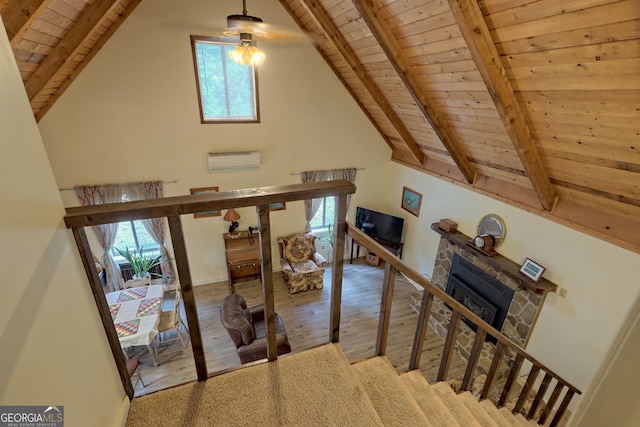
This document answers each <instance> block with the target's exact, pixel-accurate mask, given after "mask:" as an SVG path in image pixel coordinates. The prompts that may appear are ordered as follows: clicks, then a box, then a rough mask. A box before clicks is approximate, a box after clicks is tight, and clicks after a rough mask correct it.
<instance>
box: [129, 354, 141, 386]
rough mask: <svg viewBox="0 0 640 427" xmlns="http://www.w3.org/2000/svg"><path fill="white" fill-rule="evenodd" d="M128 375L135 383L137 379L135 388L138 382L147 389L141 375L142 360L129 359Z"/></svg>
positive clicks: (134, 384)
mask: <svg viewBox="0 0 640 427" xmlns="http://www.w3.org/2000/svg"><path fill="white" fill-rule="evenodd" d="M126 362H127V373H128V374H129V378H131V380H132V381H133V379H134V378H135V379H136V381H135V382H134V383H133V387H134V388H135V387H136V384H138V381H140V384H142V387H145V384H144V381H142V375H140V370H139V369H138V368H139V367H140V359H127V360H126Z"/></svg>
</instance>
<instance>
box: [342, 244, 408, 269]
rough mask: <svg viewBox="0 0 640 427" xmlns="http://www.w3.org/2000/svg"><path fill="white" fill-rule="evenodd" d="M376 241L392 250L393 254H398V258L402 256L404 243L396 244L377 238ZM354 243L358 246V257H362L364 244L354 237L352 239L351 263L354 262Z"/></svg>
mask: <svg viewBox="0 0 640 427" xmlns="http://www.w3.org/2000/svg"><path fill="white" fill-rule="evenodd" d="M376 242H377V243H378V244H379V245H380V246H382V247H384V248H385V249H386V250H388V251H389V252H391V253H392V254H393V255H395V256H397V257H398V258H402V247H403V246H404V243H400V244H394V243H387V242H381V241H379V240H376ZM354 245H357V246H358V247H357V248H356V258H360V246H362V245H361V244H360V242H358V241H356V240H355V239H353V238H352V239H351V255H350V257H349V264H353V246H354Z"/></svg>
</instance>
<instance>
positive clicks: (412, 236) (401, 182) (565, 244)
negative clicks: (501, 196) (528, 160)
mask: <svg viewBox="0 0 640 427" xmlns="http://www.w3.org/2000/svg"><path fill="white" fill-rule="evenodd" d="M403 186H409V187H411V188H412V189H414V190H416V191H418V192H420V193H422V194H423V199H422V207H421V211H420V216H419V217H418V218H416V217H415V216H413V215H411V214H409V213H408V212H406V211H404V210H402V209H401V208H400V200H401V193H402V187H403ZM387 211H388V212H389V213H392V214H394V215H399V216H402V217H404V218H405V228H406V230H405V233H404V235H405V248H404V253H403V259H404V260H405V261H406V262H408V263H409V264H410V265H412V266H413V267H414V268H416V269H417V270H418V271H419V272H421V273H423V274H427V275H429V276H431V273H432V272H433V266H434V263H435V255H436V252H437V249H438V242H439V237H440V235H439V234H438V233H436V232H434V231H432V230H431V229H430V226H431V224H432V223H434V222H438V221H439V220H440V219H442V218H450V219H452V220H453V221H455V222H457V223H458V229H459V230H460V231H461V232H462V233H464V234H467V235H469V236H474V235H475V234H476V228H477V224H478V222H479V221H480V219H481V218H482V217H483V216H484V215H486V214H488V213H495V214H498V215H500V216H501V217H502V218H503V219H504V221H505V223H506V226H507V234H506V238H505V240H504V242H503V244H502V245H501V246H500V247H499V248H498V252H499V253H500V254H501V255H504V256H505V257H507V258H509V259H511V260H513V261H515V262H517V263H522V262H523V261H524V259H525V258H527V257H529V258H531V259H533V260H535V261H536V262H538V263H540V264H541V265H543V266H544V267H546V268H547V270H546V271H545V273H544V277H546V278H547V279H549V280H551V281H552V282H554V283H556V284H557V285H559V286H560V287H562V288H565V289H566V290H567V291H568V293H567V296H566V298H560V297H559V296H558V295H557V294H550V295H549V297H548V298H547V301H546V303H545V305H544V306H543V308H542V311H541V314H540V317H539V319H538V323H537V324H536V326H535V329H534V331H533V335H532V337H531V340H530V342H529V345H528V347H527V350H528V351H529V352H530V353H531V354H532V355H533V356H534V357H536V358H537V359H538V360H540V361H541V362H543V363H544V364H546V365H547V366H549V367H551V368H552V369H554V370H555V371H556V372H557V373H558V374H560V375H561V376H562V377H564V378H565V379H566V380H568V381H570V382H572V383H573V384H574V385H575V386H577V387H578V388H580V389H582V391H583V392H584V391H587V389H588V388H589V387H590V385H591V383H592V381H593V380H594V377H595V375H596V373H597V372H598V370H599V368H600V366H601V365H602V364H603V362H604V360H605V357H606V356H607V354H608V352H609V350H610V348H611V346H612V345H613V343H614V339H615V337H616V335H617V334H618V331H619V330H620V329H621V328H622V327H623V325H624V322H625V319H626V318H627V316H628V315H629V313H630V311H631V309H632V308H633V305H634V303H635V301H636V300H637V299H638V296H639V291H640V286H639V285H640V278H639V277H640V276H638V271H637V266H638V265H640V255H638V254H636V253H633V252H630V251H627V250H625V249H621V248H619V247H617V246H613V245H611V244H609V243H606V242H604V241H601V240H598V239H595V238H593V237H591V236H588V235H586V234H583V233H580V232H578V231H575V230H573V229H570V228H568V227H565V226H562V225H559V224H557V223H554V222H551V221H549V220H547V219H544V218H541V217H539V216H537V215H533V214H530V213H527V212H525V211H523V210H520V209H516V208H514V207H512V206H509V205H507V204H505V203H502V202H499V201H496V200H494V199H491V198H488V197H485V196H482V195H479V194H476V193H473V192H471V191H469V190H467V189H465V188H462V187H459V186H456V185H453V184H450V183H448V182H445V181H442V180H439V179H436V178H434V177H431V176H429V175H425V174H422V173H420V172H417V171H415V170H413V169H409V168H406V167H403V166H401V165H398V164H394V165H393V166H392V171H391V179H390V191H389V199H388V205H387ZM574 400H575V401H576V402H578V401H579V398H578V399H574ZM574 407H575V403H574Z"/></svg>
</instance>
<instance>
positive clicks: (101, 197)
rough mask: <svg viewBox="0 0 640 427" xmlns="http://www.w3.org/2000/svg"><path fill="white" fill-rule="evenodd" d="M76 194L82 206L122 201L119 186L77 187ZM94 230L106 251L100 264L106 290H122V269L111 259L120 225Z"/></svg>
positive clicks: (105, 226) (96, 226)
mask: <svg viewBox="0 0 640 427" xmlns="http://www.w3.org/2000/svg"><path fill="white" fill-rule="evenodd" d="M75 192H76V195H77V196H78V200H79V201H80V203H81V204H82V206H87V205H101V204H104V203H117V202H121V201H122V192H121V190H120V186H119V185H95V186H81V187H75ZM92 228H93V231H94V233H95V234H96V237H97V238H98V242H99V243H100V246H102V250H103V251H104V253H103V255H102V258H101V260H100V262H101V264H102V267H103V268H104V270H105V273H106V278H107V281H106V286H105V288H106V289H105V290H106V291H108V292H110V291H116V290H119V289H122V283H121V280H120V277H121V275H120V268H119V267H118V266H117V264H116V263H115V261H114V260H113V258H112V257H111V248H112V247H113V242H114V241H115V239H116V235H117V234H118V223H117V222H116V223H113V224H101V225H95V226H93V227H92Z"/></svg>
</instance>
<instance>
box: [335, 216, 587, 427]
mask: <svg viewBox="0 0 640 427" xmlns="http://www.w3.org/2000/svg"><path fill="white" fill-rule="evenodd" d="M347 232H348V234H349V236H350V237H351V238H353V239H355V240H357V241H358V242H359V243H360V244H361V245H362V246H364V247H365V248H367V249H368V250H371V251H373V252H375V253H376V255H378V256H379V257H380V258H382V260H383V261H385V263H386V264H385V269H390V270H389V271H391V269H392V270H393V271H398V272H400V273H401V274H403V275H405V276H406V277H407V278H409V279H410V280H412V281H413V282H415V283H417V284H418V285H419V286H420V287H422V288H423V289H424V294H423V300H422V304H421V307H420V315H419V318H418V324H417V327H416V335H415V337H414V343H413V348H412V353H411V359H410V363H409V367H410V369H417V368H418V365H419V360H420V356H419V353H420V352H421V350H422V342H423V341H424V336H425V330H426V324H427V320H428V318H429V315H430V312H431V304H432V300H433V297H437V298H439V299H440V300H442V301H443V302H444V303H445V304H447V305H448V306H449V307H450V308H451V311H452V312H451V320H450V324H449V329H448V332H447V337H446V339H445V345H444V349H443V356H442V360H441V364H440V369H439V372H438V381H440V380H445V379H446V376H447V371H448V366H449V361H450V358H451V356H452V354H453V347H454V345H455V342H456V337H457V331H458V327H459V323H460V319H461V317H465V318H467V319H469V320H470V321H472V322H473V323H475V324H476V326H477V331H476V339H475V341H474V345H473V350H472V354H471V357H470V358H469V362H468V363H469V365H468V366H467V369H466V371H465V376H464V378H463V381H462V389H463V390H466V389H468V387H469V384H470V381H471V375H472V372H473V370H474V368H475V365H476V364H477V360H478V356H479V353H480V350H481V348H482V344H483V343H484V337H485V336H486V334H489V335H491V336H493V337H494V338H496V340H497V347H496V352H495V353H494V359H493V361H492V364H491V368H490V371H489V373H488V376H487V380H486V382H485V386H484V388H483V390H482V394H481V397H482V398H484V397H486V396H487V393H488V391H489V390H490V389H491V387H492V385H493V383H494V382H495V375H496V372H497V370H498V367H499V366H500V363H501V360H502V357H503V355H504V352H505V350H506V349H507V348H509V350H510V351H511V352H512V353H515V361H514V363H513V365H512V367H511V370H510V373H509V377H508V379H507V382H506V384H505V386H504V389H503V391H502V395H501V397H500V401H499V403H498V406H503V405H504V404H505V403H506V401H507V397H508V396H509V393H510V392H511V388H512V387H513V385H514V383H515V381H516V379H517V377H518V374H519V372H520V368H521V367H522V364H523V362H524V360H525V359H526V360H527V361H529V362H530V363H531V364H532V365H533V366H532V368H531V371H530V372H529V374H528V375H527V379H526V382H525V387H524V388H523V390H522V391H521V393H520V395H519V397H518V402H517V403H516V408H514V409H517V410H520V409H521V407H522V406H523V403H524V400H525V398H526V395H527V393H528V392H529V390H530V389H531V388H532V387H533V384H534V383H535V381H536V379H537V376H538V374H539V372H540V371H544V372H545V379H544V380H543V381H544V382H545V383H546V384H544V387H545V390H546V387H548V385H549V384H548V383H549V382H550V381H551V380H552V379H555V380H556V381H557V385H556V388H555V389H554V391H553V393H552V395H551V397H550V400H549V402H548V403H547V405H545V408H544V410H543V413H542V416H541V417H540V419H539V421H538V422H539V423H540V424H542V423H544V421H545V420H546V419H547V418H548V416H549V415H550V412H551V410H552V408H553V406H554V405H555V402H556V401H557V399H558V398H559V396H560V394H561V393H562V390H563V389H564V388H565V387H566V389H567V390H566V393H565V396H564V398H563V400H562V403H561V404H560V407H559V408H558V409H557V411H556V413H555V416H554V418H553V420H552V421H551V425H552V426H555V425H557V423H558V422H559V421H560V418H561V417H562V415H563V414H564V412H565V411H566V409H567V407H568V405H569V403H570V401H571V399H572V397H573V396H574V395H575V394H580V393H581V392H580V390H578V389H577V388H576V387H575V386H573V385H571V384H570V383H569V382H568V381H566V380H564V379H563V378H562V377H560V376H559V375H557V374H556V373H554V372H553V371H551V370H550V369H549V368H547V367H546V366H545V365H544V364H542V363H540V362H539V361H537V360H536V359H535V358H533V357H532V356H531V355H529V354H528V353H527V352H526V351H525V350H524V349H523V348H521V347H520V346H519V345H517V344H515V343H514V342H512V341H511V340H510V339H509V338H507V337H506V336H504V335H503V334H502V333H501V332H500V331H498V330H496V329H495V328H493V327H492V326H491V325H489V324H488V323H486V322H485V321H484V320H482V319H480V318H479V317H478V316H476V315H475V314H474V313H473V312H471V311H470V310H469V309H468V308H467V307H465V306H464V305H462V304H461V303H459V302H458V301H457V300H455V299H454V298H453V297H451V296H450V295H448V294H447V293H446V292H444V291H443V290H442V289H440V288H439V287H437V286H435V285H434V284H433V283H431V282H430V281H429V280H427V279H426V278H425V277H423V276H422V275H421V274H419V273H418V272H417V271H415V270H413V269H412V268H411V267H409V266H408V265H406V264H405V263H404V262H403V261H401V260H400V259H399V258H398V257H397V256H395V255H393V254H391V253H390V252H389V251H387V250H385V249H384V247H382V246H381V245H380V244H378V243H377V242H376V241H375V240H374V239H372V238H371V237H369V236H368V235H366V234H365V233H364V232H362V231H361V230H359V229H357V228H356V227H355V226H354V225H353V224H351V223H349V224H348V230H347ZM386 271H387V270H385V272H386ZM383 310H384V311H390V310H391V297H390V294H389V284H388V280H387V278H386V273H385V279H384V283H383V295H382V301H381V313H380V324H379V325H378V328H379V329H378V330H379V341H380V338H384V339H386V335H387V334H388V330H387V328H388V324H386V323H387V322H388V320H387V319H388V317H389V315H390V313H382V311H383ZM383 345H384V344H382V347H380V345H377V346H376V353H377V354H378V353H379V351H378V350H379V348H382V349H384V347H383ZM543 395H544V392H542V393H541V392H539V393H538V395H537V396H536V399H537V402H534V406H535V407H532V408H531V410H530V411H529V412H528V413H527V415H526V417H527V418H529V419H531V418H533V416H534V415H535V410H536V409H537V407H538V406H539V405H540V401H541V400H542V397H543Z"/></svg>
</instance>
